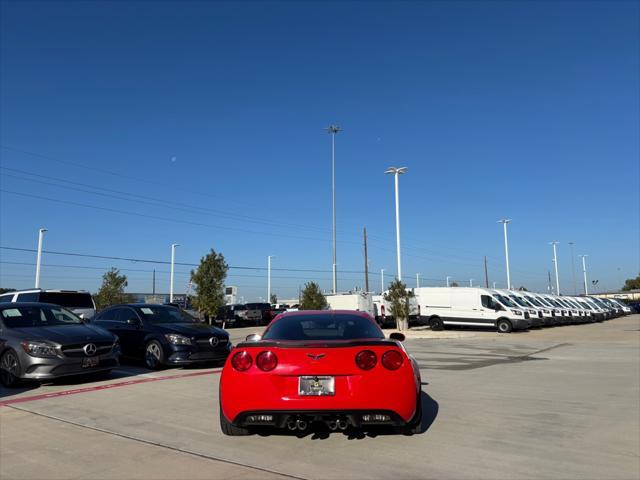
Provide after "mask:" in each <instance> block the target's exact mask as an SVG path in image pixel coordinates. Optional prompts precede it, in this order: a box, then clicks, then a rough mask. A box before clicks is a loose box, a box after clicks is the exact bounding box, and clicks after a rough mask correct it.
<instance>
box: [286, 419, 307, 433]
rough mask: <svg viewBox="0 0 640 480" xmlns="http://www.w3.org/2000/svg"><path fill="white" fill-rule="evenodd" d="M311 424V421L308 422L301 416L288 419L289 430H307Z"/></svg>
mask: <svg viewBox="0 0 640 480" xmlns="http://www.w3.org/2000/svg"><path fill="white" fill-rule="evenodd" d="M308 426H309V422H307V421H306V420H305V419H304V418H301V417H290V418H289V419H288V420H287V428H288V429H289V430H292V431H293V430H306V429H307V427H308Z"/></svg>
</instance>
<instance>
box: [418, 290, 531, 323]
mask: <svg viewBox="0 0 640 480" xmlns="http://www.w3.org/2000/svg"><path fill="white" fill-rule="evenodd" d="M413 291H414V293H415V295H416V299H417V300H418V305H419V307H420V313H421V315H422V318H423V319H424V320H426V321H427V322H428V323H429V325H430V326H431V328H432V329H433V330H442V329H443V328H444V327H446V326H447V325H467V326H474V327H493V328H496V329H497V330H498V331H499V332H501V333H508V332H511V331H512V330H524V329H527V328H529V326H530V321H529V312H528V311H525V310H523V309H522V308H520V307H519V306H518V305H517V304H515V303H514V302H512V301H511V299H509V298H507V297H506V296H505V295H502V294H501V293H499V292H496V291H495V290H490V289H487V288H471V287H469V288H467V287H421V288H415V289H414V290H413Z"/></svg>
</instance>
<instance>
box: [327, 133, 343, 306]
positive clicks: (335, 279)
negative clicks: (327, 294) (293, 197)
mask: <svg viewBox="0 0 640 480" xmlns="http://www.w3.org/2000/svg"><path fill="white" fill-rule="evenodd" d="M340 130H341V129H340V127H339V126H338V125H329V127H328V128H327V131H328V132H329V133H330V134H331V209H332V218H333V264H332V272H333V293H334V294H336V293H338V272H337V256H336V133H338V132H339V131H340Z"/></svg>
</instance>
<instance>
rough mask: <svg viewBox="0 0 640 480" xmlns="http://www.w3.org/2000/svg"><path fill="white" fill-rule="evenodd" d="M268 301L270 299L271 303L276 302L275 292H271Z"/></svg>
mask: <svg viewBox="0 0 640 480" xmlns="http://www.w3.org/2000/svg"><path fill="white" fill-rule="evenodd" d="M269 301H270V302H271V303H272V304H276V303H278V296H277V295H276V294H275V293H272V294H271V298H270V299H269Z"/></svg>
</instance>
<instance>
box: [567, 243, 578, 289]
mask: <svg viewBox="0 0 640 480" xmlns="http://www.w3.org/2000/svg"><path fill="white" fill-rule="evenodd" d="M569 245H570V246H571V276H572V277H573V294H574V295H578V287H577V286H576V262H575V260H574V258H573V246H574V245H575V243H573V242H569Z"/></svg>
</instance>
